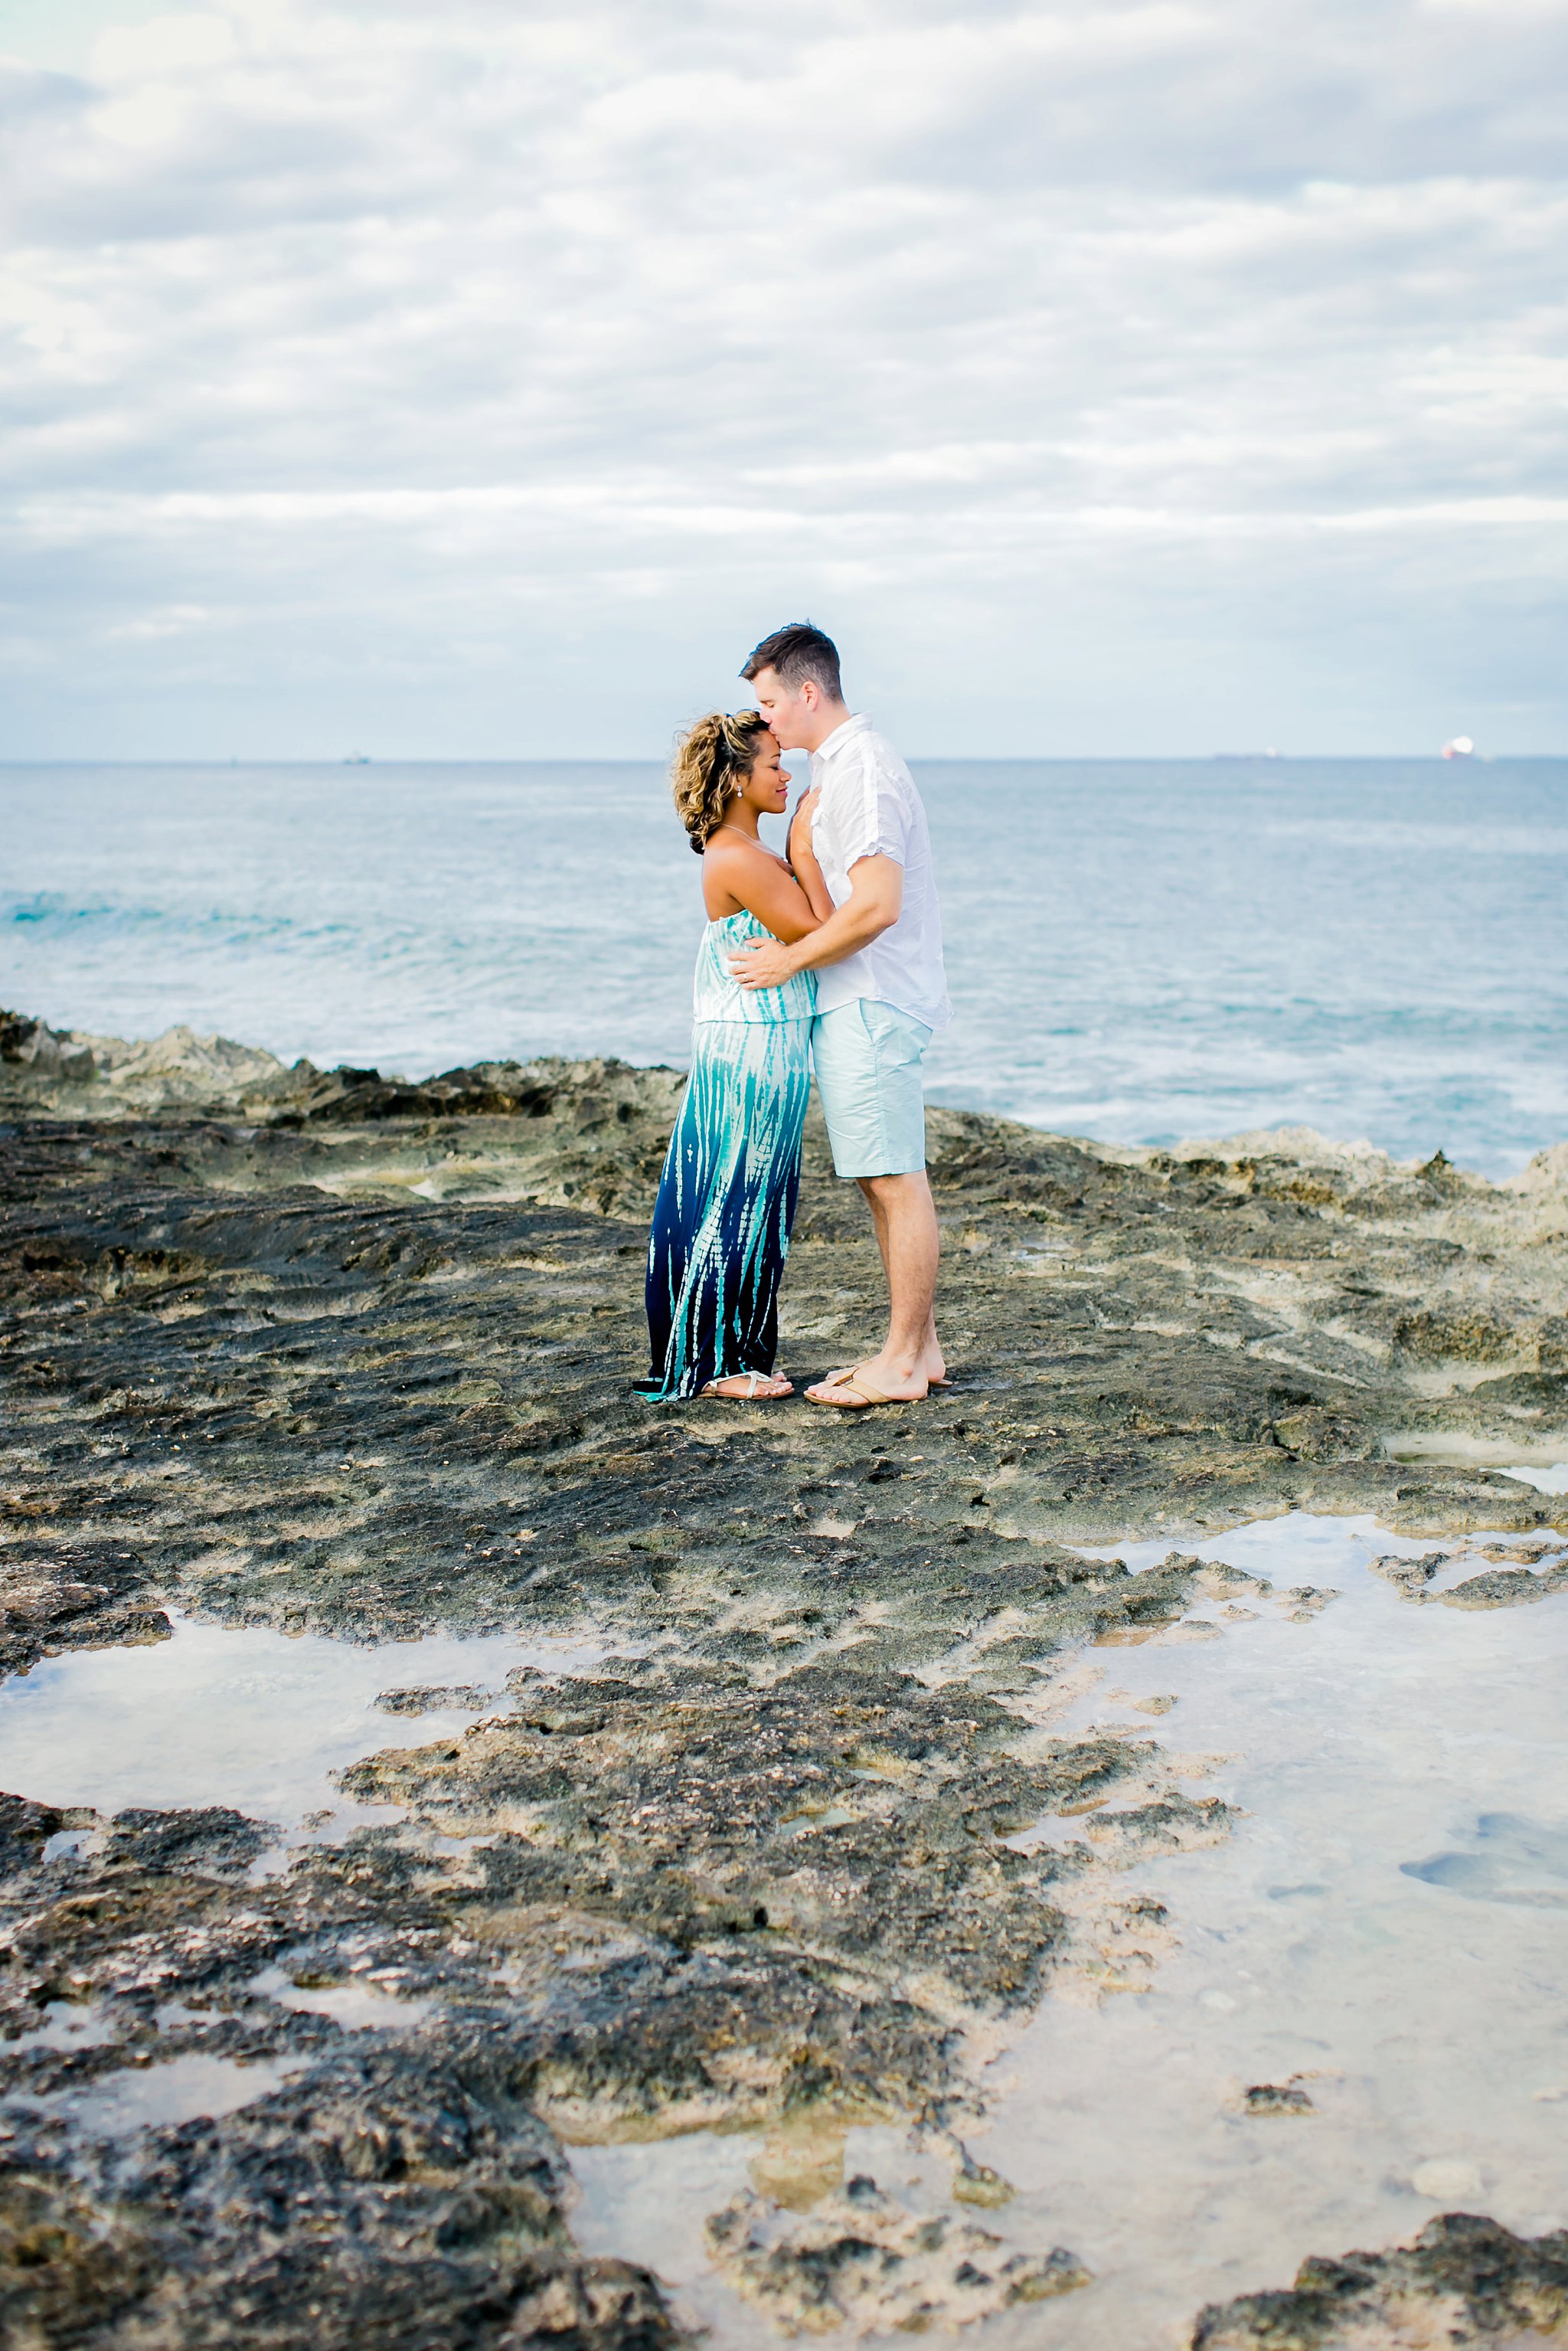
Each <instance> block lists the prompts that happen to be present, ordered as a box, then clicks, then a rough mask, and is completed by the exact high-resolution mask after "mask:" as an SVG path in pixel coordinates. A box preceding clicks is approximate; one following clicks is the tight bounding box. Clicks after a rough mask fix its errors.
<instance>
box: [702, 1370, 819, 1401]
mask: <svg viewBox="0 0 1568 2351" xmlns="http://www.w3.org/2000/svg"><path fill="white" fill-rule="evenodd" d="M794 1393H795V1388H794V1384H793V1382H792V1381H789V1380H781V1379H779V1377H778V1375H777V1374H775V1373H773V1372H731V1373H729V1374H727V1377H726V1378H724V1379H722V1380H709V1382H708V1384H707V1385H706V1388H699V1389H698V1390H697V1401H698V1402H699V1403H700V1402H701V1401H702V1399H703V1397H704V1396H723V1397H725V1398H727V1399H730V1400H733V1401H734V1402H735V1403H737V1404H776V1403H777V1402H779V1399H780V1398H781V1397H784V1396H789V1395H794Z"/></svg>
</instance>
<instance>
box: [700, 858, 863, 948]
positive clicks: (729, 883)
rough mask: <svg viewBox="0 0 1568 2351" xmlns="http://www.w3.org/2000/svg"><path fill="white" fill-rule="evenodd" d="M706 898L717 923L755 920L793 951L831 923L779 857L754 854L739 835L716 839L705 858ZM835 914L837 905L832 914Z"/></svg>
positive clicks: (704, 891) (704, 887)
mask: <svg viewBox="0 0 1568 2351" xmlns="http://www.w3.org/2000/svg"><path fill="white" fill-rule="evenodd" d="M703 897H704V899H705V901H706V905H707V911H708V914H709V916H710V918H711V919H712V920H713V921H714V922H719V921H721V920H722V919H723V917H724V916H725V915H726V914H742V913H744V914H755V915H756V917H757V919H758V922H759V923H760V924H761V925H762V927H763V929H764V930H765V931H771V932H772V934H773V936H774V937H775V938H776V939H782V940H783V942H784V944H785V946H794V944H795V942H796V941H797V940H798V939H803V938H805V937H806V936H807V935H809V934H810V932H812V931H814V930H815V929H816V928H817V927H818V925H819V924H821V922H823V921H824V920H825V919H826V915H825V914H819V913H818V912H817V909H816V907H815V906H814V905H813V904H812V903H811V899H810V896H809V894H808V893H807V892H806V891H805V890H804V889H803V888H802V887H801V885H800V883H799V882H797V881H796V879H795V877H794V875H793V874H792V873H791V872H789V869H788V868H787V867H786V866H784V865H781V864H780V863H779V860H778V858H777V857H775V856H773V855H772V854H771V853H770V852H768V850H766V849H763V848H761V847H758V848H756V849H753V848H752V847H751V846H750V844H749V843H748V842H747V841H743V840H742V839H741V837H740V835H739V834H738V833H731V834H729V835H728V837H727V839H725V840H723V841H720V840H718V839H717V838H715V839H714V840H712V841H709V842H708V845H707V847H706V849H705V850H704V852H703ZM831 912H832V906H831V902H830V903H829V904H828V907H827V913H828V914H831Z"/></svg>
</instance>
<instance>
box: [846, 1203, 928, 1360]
mask: <svg viewBox="0 0 1568 2351" xmlns="http://www.w3.org/2000/svg"><path fill="white" fill-rule="evenodd" d="M855 1180H856V1182H857V1183H858V1184H859V1186H860V1187H861V1190H862V1192H863V1193H864V1194H865V1196H866V1200H867V1203H868V1205H869V1207H870V1208H871V1214H872V1223H873V1227H874V1228H875V1231H876V1240H877V1247H878V1249H880V1250H881V1252H882V1262H883V1270H885V1272H886V1275H887V1291H888V1307H889V1314H888V1328H887V1337H886V1339H885V1340H884V1341H883V1344H882V1346H881V1348H880V1349H879V1351H878V1352H877V1353H876V1354H874V1355H871V1356H868V1357H867V1358H866V1359H865V1360H864V1362H862V1364H860V1365H859V1366H858V1368H859V1371H860V1374H861V1376H862V1378H863V1380H864V1382H865V1384H866V1385H867V1386H868V1387H873V1388H875V1389H876V1391H877V1392H878V1394H879V1395H885V1396H895V1397H898V1398H900V1399H903V1398H907V1399H908V1400H909V1401H911V1402H914V1401H915V1400H916V1399H917V1398H919V1397H921V1396H923V1395H925V1391H926V1388H927V1386H928V1385H929V1384H930V1382H931V1381H932V1379H933V1378H936V1379H940V1378H941V1377H942V1376H943V1374H945V1372H946V1368H947V1366H946V1364H945V1363H944V1361H943V1358H942V1350H941V1347H940V1345H939V1344H938V1343H937V1338H936V1319H935V1314H934V1311H933V1310H934V1303H935V1300H936V1265H937V1260H938V1258H939V1257H940V1254H941V1246H942V1244H941V1238H940V1235H939V1234H938V1232H937V1229H936V1203H935V1202H934V1201H933V1199H932V1197H931V1186H930V1184H929V1183H928V1182H927V1180H926V1176H925V1170H924V1169H921V1170H920V1172H919V1173H918V1174H916V1175H860V1176H857V1177H856V1179H855Z"/></svg>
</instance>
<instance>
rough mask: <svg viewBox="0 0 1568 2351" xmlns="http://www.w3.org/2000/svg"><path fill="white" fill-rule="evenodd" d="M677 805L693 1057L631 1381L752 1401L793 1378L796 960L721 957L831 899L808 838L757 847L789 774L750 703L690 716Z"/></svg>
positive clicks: (806, 1052) (648, 1391) (802, 1002)
mask: <svg viewBox="0 0 1568 2351" xmlns="http://www.w3.org/2000/svg"><path fill="white" fill-rule="evenodd" d="M671 781H672V784H673V786H674V796H675V807H676V809H677V810H679V813H680V817H681V821H682V822H683V823H684V825H685V828H686V831H687V832H688V833H689V834H690V835H691V843H692V847H693V848H694V849H695V851H696V852H697V853H698V854H699V855H700V857H701V858H702V861H703V900H704V904H706V909H707V916H708V922H707V928H706V931H705V932H704V933H703V939H702V945H701V946H700V947H699V948H698V949H697V968H696V980H695V987H694V990H693V998H694V1012H695V1023H694V1026H693V1029H692V1067H691V1075H690V1077H689V1079H688V1080H687V1081H686V1090H685V1094H684V1095H683V1097H682V1101H681V1110H680V1116H679V1117H678V1118H677V1120H676V1122H675V1131H674V1134H673V1135H672V1136H671V1138H670V1148H669V1153H668V1155H667V1156H666V1158H665V1161H664V1175H663V1178H662V1179H661V1181H660V1185H659V1197H658V1201H657V1204H656V1205H655V1207H654V1210H653V1234H652V1237H651V1238H650V1240H649V1243H648V1332H649V1337H650V1339H651V1342H652V1351H653V1370H652V1372H651V1374H650V1375H649V1377H648V1378H647V1379H646V1380H643V1381H641V1382H639V1384H638V1386H639V1393H640V1394H642V1395H646V1396H649V1397H652V1398H653V1399H654V1400H655V1401H658V1402H665V1401H670V1400H674V1399H675V1398H677V1397H682V1396H737V1397H740V1398H742V1399H743V1400H745V1401H747V1402H752V1401H761V1400H763V1399H765V1398H767V1399H771V1398H773V1397H776V1396H787V1395H790V1394H792V1389H791V1386H790V1384H789V1381H788V1380H781V1379H776V1378H775V1377H774V1375H773V1358H774V1356H775V1354H776V1353H777V1352H778V1346H779V1276H780V1275H781V1274H782V1273H783V1270H784V1259H785V1258H786V1256H787V1255H788V1253H789V1228H790V1226H791V1225H792V1224H793V1223H794V1221H795V1195H796V1190H797V1187H798V1186H799V1183H800V1128H801V1124H802V1123H803V1121H804V1119H805V1116H806V1097H807V1093H808V1092H809V1090H810V1037H811V1012H812V1008H813V1005H814V1002H815V998H816V983H815V981H814V980H813V979H812V978H811V977H810V974H809V973H806V974H802V975H801V976H800V977H799V978H796V979H792V980H790V981H789V984H788V985H787V986H786V987H758V988H749V989H748V988H742V987H740V986H739V985H738V983H737V981H736V980H734V979H733V978H731V977H730V972H729V957H730V956H733V955H734V953H735V952H736V949H737V947H739V946H744V945H745V943H746V941H747V939H755V938H760V937H763V936H764V935H766V934H768V933H769V932H770V933H771V934H772V935H773V936H774V937H775V938H777V939H782V940H784V941H785V943H786V944H787V945H788V944H790V943H792V942H793V941H794V940H796V939H800V938H804V937H805V935H806V934H807V932H808V931H814V930H815V929H816V928H817V927H818V925H819V924H821V923H823V922H825V921H826V920H827V917H828V916H829V915H830V914H831V913H832V910H833V909H832V901H831V898H830V897H829V895H828V891H827V884H826V883H824V881H823V879H822V874H821V867H820V866H818V865H817V863H816V861H815V859H813V858H810V855H809V853H808V854H807V856H806V857H804V858H803V859H802V863H801V869H800V872H799V873H797V872H792V871H791V869H790V868H789V866H788V865H787V864H786V863H785V862H784V860H783V859H782V858H781V857H776V856H775V855H774V854H773V852H772V851H771V850H770V849H765V848H764V847H763V845H762V841H761V840H760V839H759V838H758V831H757V820H758V817H762V816H778V815H781V814H782V812H783V810H784V808H785V806H786V804H787V802H788V799H789V778H788V777H787V776H786V774H785V773H784V770H783V768H781V767H780V765H779V746H778V744H777V743H776V742H775V741H774V739H773V737H772V736H771V735H770V734H769V733H768V727H767V725H766V723H765V722H764V720H763V719H762V717H761V716H760V715H759V714H758V712H757V711H755V710H742V711H738V712H737V713H736V714H734V716H726V715H725V714H724V713H723V712H722V711H715V712H713V713H712V715H711V716H708V717H706V718H702V719H699V720H698V722H697V724H696V725H695V726H694V727H693V728H692V730H691V732H690V734H689V735H687V736H686V737H685V738H684V739H683V741H682V742H681V743H680V745H679V746H678V747H677V749H676V753H675V762H674V768H673V770H672V772H671Z"/></svg>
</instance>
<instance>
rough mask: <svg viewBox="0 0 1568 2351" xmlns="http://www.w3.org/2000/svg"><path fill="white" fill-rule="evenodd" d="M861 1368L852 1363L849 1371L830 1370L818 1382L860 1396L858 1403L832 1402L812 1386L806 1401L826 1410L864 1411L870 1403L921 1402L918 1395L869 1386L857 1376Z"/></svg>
mask: <svg viewBox="0 0 1568 2351" xmlns="http://www.w3.org/2000/svg"><path fill="white" fill-rule="evenodd" d="M859 1369H860V1365H859V1364H851V1365H850V1367H849V1370H848V1371H847V1372H830V1373H829V1374H828V1376H827V1378H826V1379H825V1380H819V1381H818V1383H817V1385H818V1387H822V1388H833V1389H836V1390H837V1391H838V1393H839V1395H852V1396H858V1397H859V1399H860V1401H859V1403H858V1404H839V1403H837V1402H836V1401H835V1402H832V1403H830V1401H829V1400H828V1398H827V1397H826V1396H823V1395H817V1394H816V1393H815V1391H814V1390H813V1389H811V1388H808V1389H807V1390H806V1402H807V1403H808V1404H815V1405H821V1407H822V1410H823V1411H824V1412H864V1410H865V1409H866V1406H867V1405H873V1404H916V1403H918V1402H919V1398H918V1397H916V1396H885V1395H883V1394H882V1393H881V1391H880V1389H877V1388H873V1387H868V1386H867V1385H865V1384H864V1383H863V1382H862V1381H859V1380H857V1379H856V1378H855V1374H856V1373H857V1372H858V1371H859Z"/></svg>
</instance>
